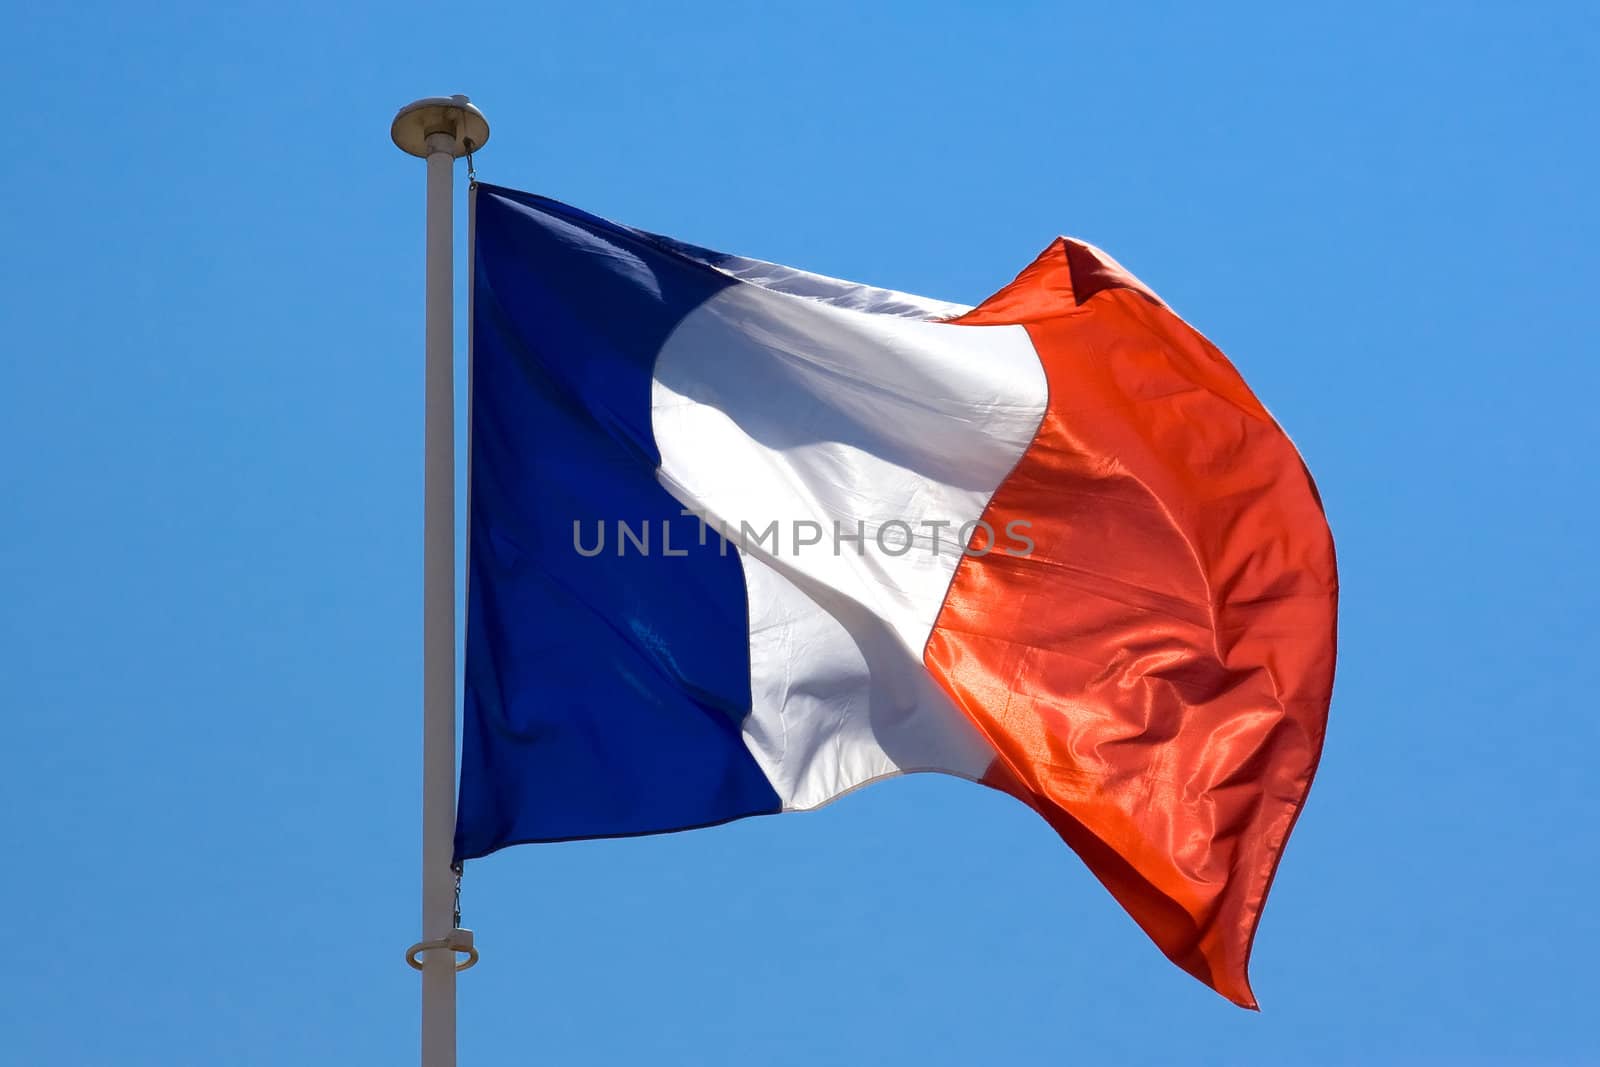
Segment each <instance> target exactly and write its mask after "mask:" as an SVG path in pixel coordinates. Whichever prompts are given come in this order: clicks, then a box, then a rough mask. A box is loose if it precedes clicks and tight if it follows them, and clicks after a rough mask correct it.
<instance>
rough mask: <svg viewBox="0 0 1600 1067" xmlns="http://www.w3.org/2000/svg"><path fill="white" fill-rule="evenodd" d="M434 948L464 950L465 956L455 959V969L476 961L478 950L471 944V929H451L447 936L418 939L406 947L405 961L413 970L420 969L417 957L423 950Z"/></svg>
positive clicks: (420, 963)
mask: <svg viewBox="0 0 1600 1067" xmlns="http://www.w3.org/2000/svg"><path fill="white" fill-rule="evenodd" d="M435 949H450V950H451V951H452V952H464V953H466V954H467V958H466V959H464V960H457V961H456V970H458V971H464V970H466V969H467V968H468V967H471V966H472V965H473V964H475V963H477V962H478V950H477V949H476V948H474V947H473V945H472V931H471V930H453V931H451V933H450V936H449V937H436V938H434V939H433V940H431V941H418V942H417V943H416V944H415V945H412V946H411V947H410V948H408V949H406V962H407V963H409V964H410V965H411V967H412V969H413V970H418V971H420V970H422V967H423V964H422V961H421V960H420V959H418V958H417V957H418V956H420V955H421V954H422V953H424V952H430V951H433V950H435Z"/></svg>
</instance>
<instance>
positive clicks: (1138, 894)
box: [923, 240, 1338, 1007]
mask: <svg viewBox="0 0 1600 1067" xmlns="http://www.w3.org/2000/svg"><path fill="white" fill-rule="evenodd" d="M955 321H956V322H958V323H966V324H972V325H989V324H1001V323H1008V324H1021V325H1022V326H1024V327H1025V328H1026V329H1027V331H1028V333H1029V335H1030V336H1031V337H1032V339H1033V343H1034V347H1035V348H1036V349H1037V350H1038V353H1039V357H1040V359H1041V361H1042V362H1043V364H1044V368H1045V373H1046V377H1047V380H1048V383H1049V391H1050V397H1049V404H1048V407H1047V410H1046V413H1045V416H1044V419H1043V422H1042V424H1041V425H1040V427H1039V431H1038V434H1037V435H1036V437H1035V439H1034V441H1033V444H1032V445H1031V446H1030V448H1029V449H1028V451H1027V452H1026V454H1025V455H1024V456H1023V457H1022V459H1021V461H1020V462H1019V463H1018V465H1017V467H1016V469H1015V470H1014V471H1013V472H1012V474H1011V475H1010V477H1008V478H1007V479H1006V481H1005V482H1004V483H1003V484H1002V485H1001V486H1000V488H999V490H998V491H997V492H996V493H995V495H994V497H993V499H992V500H991V502H990V504H989V507H988V510H987V511H986V512H985V516H984V518H985V521H986V522H988V523H989V524H990V525H991V526H992V527H993V528H994V529H995V530H997V531H1004V530H1005V529H1006V528H1007V524H1008V523H1018V522H1022V523H1027V524H1028V525H1027V526H1026V527H1022V529H1024V530H1025V531H1026V534H1027V536H1028V537H1030V538H1032V540H1033V542H1034V548H1033V550H1032V552H1031V553H1029V554H1027V555H1008V554H1006V550H1007V548H1008V547H1009V546H1010V545H1011V544H1012V541H1011V539H1008V538H1007V537H1005V536H1004V534H1001V535H1000V536H998V537H997V538H996V548H995V550H994V551H993V552H991V553H990V554H989V555H986V556H982V557H974V556H969V557H968V558H967V559H965V560H963V561H962V563H961V565H960V567H959V568H958V569H957V571H956V574H955V578H954V580H953V581H952V583H951V586H950V591H949V594H948V596H947V598H946V600H945V603H944V606H943V609H942V611H941V613H940V615H939V618H938V622H937V624H936V626H935V629H934V631H933V635H932V637H931V638H930V640H929V641H928V645H927V648H926V650H925V653H924V657H923V658H924V662H925V663H926V665H927V667H928V669H929V670H931V671H932V672H933V674H934V675H935V676H936V677H937V678H938V679H939V680H940V681H941V683H942V684H943V685H944V686H945V688H946V689H947V690H948V691H949V692H950V694H951V695H952V696H953V697H954V698H955V700H956V702H957V704H958V705H959V706H960V707H961V708H962V709H963V710H964V711H965V712H966V714H967V715H968V716H970V717H971V718H972V720H973V722H974V723H976V724H977V726H978V727H979V729H980V730H982V731H983V733H984V734H985V735H986V736H987V737H988V738H989V740H990V741H991V742H992V743H993V744H994V746H995V749H996V750H997V752H998V753H999V757H998V759H997V760H996V762H995V764H994V766H993V768H992V769H991V771H990V773H989V775H988V777H987V779H986V783H987V784H989V785H992V786H994V787H995V788H997V789H1002V790H1004V791H1006V792H1008V793H1011V794H1012V795H1014V796H1016V797H1018V798H1020V799H1021V800H1023V801H1024V802H1026V803H1028V804H1029V805H1031V806H1032V807H1034V808H1035V809H1036V810H1038V811H1039V813H1040V814H1042V815H1043V816H1044V817H1045V819H1047V820H1048V821H1049V822H1050V824H1051V825H1052V826H1053V827H1054V828H1055V829H1056V831H1057V832H1058V833H1059V834H1060V835H1061V836H1062V837H1063V838H1064V839H1065V840H1066V841H1067V843H1068V844H1069V845H1071V846H1072V848H1073V849H1074V850H1075V851H1076V852H1077V853H1078V855H1079V856H1081V857H1082V858H1083V860H1084V862H1086V863H1087V864H1088V865H1089V867H1090V869H1091V870H1093V871H1094V873H1095V875H1096V876H1097V877H1098V878H1099V879H1100V881H1101V882H1102V883H1104V884H1105V886H1106V887H1107V888H1108V889H1109V890H1110V891H1111V892H1112V894H1113V895H1114V896H1115V897H1116V899H1117V900H1118V901H1119V902H1120V903H1121V904H1122V906H1123V907H1124V908H1126V909H1127V911H1128V912H1129V914H1130V915H1132V916H1133V918H1134V919H1135V920H1136V921H1137V922H1138V923H1139V925H1140V926H1141V927H1143V928H1144V930H1145V931H1146V932H1147V933H1148V934H1149V935H1150V937H1151V938H1153V939H1154V940H1155V942H1156V944H1157V945H1158V946H1160V948H1161V950H1162V951H1163V952H1164V953H1166V955H1167V956H1168V957H1169V958H1170V959H1172V960H1173V962H1175V963H1177V964H1178V965H1179V966H1180V967H1182V968H1184V969H1185V970H1187V971H1188V972H1189V973H1191V974H1193V975H1194V976H1195V977H1197V978H1199V979H1200V980H1201V981H1203V982H1205V983H1206V984H1208V985H1210V986H1211V987H1212V988H1214V989H1215V990H1216V991H1217V992H1219V993H1221V994H1222V995H1223V996H1225V997H1227V998H1228V999H1230V1000H1232V1001H1233V1002H1235V1003H1237V1004H1240V1005H1243V1006H1245V1007H1255V1005H1256V1001H1255V997H1254V995H1253V994H1252V992H1251V989H1250V983H1249V977H1248V973H1247V972H1248V964H1249V957H1250V946H1251V942H1252V941H1253V939H1254V936H1255V929H1256V924H1257V922H1258V921H1259V919H1260V917H1261V909H1262V905H1263V903H1264V902H1265V899H1266V895H1267V889H1268V887H1269V885H1270V884H1271V881H1272V876H1273V872H1274V871H1275V869H1276V867H1277V864H1278V860H1279V857H1280V856H1281V854H1282V852H1283V847H1284V844H1285V842H1286V840H1287V839H1288V836H1289V831H1290V829H1291V828H1292V827H1293V825H1294V821H1295V818H1296V816H1297V815H1298V814H1299V812H1300V808H1301V805H1302V804H1303V803H1304V802H1305V798H1306V792H1307V790H1308V789H1309V788H1310V786H1311V779H1312V776H1313V774H1314V772H1315V769H1316V765H1317V759H1318V756H1319V754H1320V752H1321V749H1322V739H1323V730H1324V726H1325V724H1326V721H1327V711H1328V701H1329V696H1330V693H1331V690H1332V685H1333V666H1334V640H1335V617H1336V610H1337V599H1338V583H1337V576H1336V572H1335V567H1334V553H1333V540H1332V537H1331V535H1330V533H1329V531H1328V526H1327V522H1326V520H1325V518H1324V516H1323V513H1322V506H1321V502H1320V500H1319V499H1318V497H1317V492H1316V489H1315V487H1314V486H1313V484H1312V481H1311V478H1310V475H1309V474H1308V473H1307V471H1306V469H1305V466H1304V465H1303V463H1302V462H1301V460H1300V456H1299V454H1298V453H1297V452H1296V451H1295V448H1294V446H1293V444H1291V443H1290V441H1289V439H1288V438H1287V437H1286V436H1285V435H1284V433H1283V431H1282V430H1281V429H1280V428H1279V427H1278V425H1277V423H1276V422H1274V421H1273V419H1272V417H1271V416H1270V415H1269V414H1268V413H1267V412H1266V410H1265V409H1264V408H1263V407H1262V406H1261V404H1260V403H1259V402H1258V401H1257V400H1256V398H1255V396H1254V395H1253V394H1252V393H1251V392H1250V390H1249V388H1248V387H1246V385H1245V384H1244V381H1243V380H1242V379H1241V378H1240V377H1239V374H1238V372H1237V371H1235V370H1234V368H1233V366H1232V365H1231V364H1230V363H1229V362H1228V361H1227V359H1226V358H1225V357H1224V356H1223V355H1222V354H1221V353H1220V352H1219V351H1217V349H1216V348H1215V347H1213V346H1212V345H1211V344H1210V343H1209V342H1208V341H1206V339H1205V338H1203V337H1201V336H1200V335H1199V334H1198V333H1197V332H1195V331H1194V330H1193V329H1191V328H1190V327H1189V326H1188V325H1187V324H1186V323H1184V322H1183V321H1182V320H1181V319H1179V318H1178V317H1177V316H1176V315H1175V314H1173V313H1172V311H1170V310H1169V309H1168V308H1167V307H1166V306H1165V305H1164V304H1162V303H1161V302H1160V301H1159V300H1158V299H1157V298H1156V297H1155V296H1154V295H1153V294H1152V293H1150V292H1149V290H1147V289H1145V288H1144V287H1143V286H1142V285H1140V284H1139V283H1138V282H1137V281H1136V280H1135V279H1133V278H1132V277H1131V276H1130V275H1128V274H1127V273H1126V272H1125V271H1123V270H1122V269H1121V268H1120V267H1118V266H1117V265H1116V264H1115V263H1114V262H1113V261H1111V260H1110V259H1109V258H1107V257H1105V256H1104V255H1103V254H1102V253H1099V252H1098V251H1097V250H1095V249H1093V248H1091V247H1090V246H1088V245H1084V244H1080V243H1078V242H1072V241H1066V240H1057V241H1056V242H1055V243H1054V244H1053V245H1051V246H1050V248H1048V249H1046V250H1045V252H1044V254H1043V255H1041V256H1040V257H1039V259H1038V260H1036V261H1035V262H1034V264H1033V265H1032V266H1030V267H1029V268H1028V269H1027V270H1026V271H1024V272H1023V273H1022V274H1021V275H1020V276H1019V277H1018V278H1017V280H1016V281H1015V282H1013V283H1012V284H1011V285H1009V286H1007V287H1006V288H1005V289H1003V290H1002V291H1001V292H999V293H997V294H996V295H995V296H993V297H991V298H990V299H989V300H987V301H985V302H984V303H983V304H982V305H980V306H979V307H978V308H977V309H975V310H974V311H972V312H970V313H969V314H967V315H965V316H962V317H961V318H959V319H957V320H955ZM1013 528H1016V527H1013ZM983 537H984V534H983V533H982V531H981V529H980V531H979V532H977V533H975V534H974V538H975V540H977V541H981V540H982V539H983ZM974 547H975V548H977V547H981V545H975V546H974Z"/></svg>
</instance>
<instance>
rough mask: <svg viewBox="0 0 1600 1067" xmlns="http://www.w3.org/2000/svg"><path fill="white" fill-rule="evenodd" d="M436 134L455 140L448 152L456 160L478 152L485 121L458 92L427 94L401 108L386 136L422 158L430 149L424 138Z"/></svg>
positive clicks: (486, 127) (485, 138) (483, 139)
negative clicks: (450, 150) (451, 150)
mask: <svg viewBox="0 0 1600 1067" xmlns="http://www.w3.org/2000/svg"><path fill="white" fill-rule="evenodd" d="M436 133H442V134H445V135H446V136H448V137H449V138H450V139H451V141H453V142H454V143H455V148H454V150H453V152H452V154H453V155H454V156H455V158H457V159H460V158H461V157H462V156H464V155H466V154H467V153H469V152H477V151H480V150H481V149H482V148H483V146H484V144H485V143H486V142H487V141H488V140H489V120H488V119H486V118H484V117H483V112H481V111H479V110H478V109H477V108H475V107H473V106H472V102H471V101H470V100H468V99H467V97H465V96H464V95H462V94H461V93H457V94H456V95H454V96H430V97H425V98H424V99H422V100H417V101H414V102H412V103H409V104H407V105H406V106H405V107H403V108H401V109H400V111H399V113H398V114H397V115H395V117H394V122H393V123H392V124H391V125H390V126H389V136H390V137H392V138H393V139H394V143H395V145H396V146H397V147H398V148H399V149H400V150H401V151H402V152H408V153H410V154H411V155H413V156H420V157H421V158H423V159H426V158H427V157H428V156H429V154H431V152H432V151H433V149H431V148H429V146H428V138H429V137H430V136H432V135H433V134H436Z"/></svg>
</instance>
